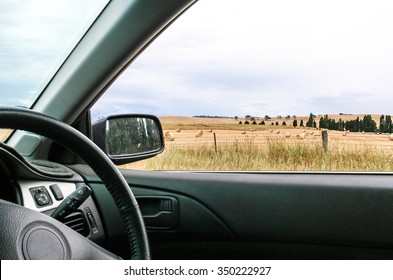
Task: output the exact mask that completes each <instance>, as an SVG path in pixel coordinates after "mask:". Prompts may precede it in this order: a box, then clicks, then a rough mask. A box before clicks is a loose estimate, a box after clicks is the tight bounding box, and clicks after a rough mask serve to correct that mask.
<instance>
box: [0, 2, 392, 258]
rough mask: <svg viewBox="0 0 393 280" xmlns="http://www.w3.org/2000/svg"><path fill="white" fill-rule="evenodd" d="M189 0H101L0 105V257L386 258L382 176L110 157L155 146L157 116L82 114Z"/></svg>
mask: <svg viewBox="0 0 393 280" xmlns="http://www.w3.org/2000/svg"><path fill="white" fill-rule="evenodd" d="M194 4H195V5H198V2H196V1H194V0H177V1H154V0H129V1H116V0H115V1H109V2H108V3H106V4H105V6H104V7H103V9H102V10H101V11H100V13H99V15H98V16H97V18H95V20H94V21H93V23H92V24H91V26H89V28H88V29H87V31H86V32H85V33H84V34H83V36H82V37H81V38H80V40H79V41H78V43H77V44H76V46H75V47H74V48H73V49H72V51H71V52H70V53H69V54H68V56H67V57H66V58H65V60H64V62H62V63H61V65H60V67H59V68H58V69H57V70H56V71H55V73H54V75H53V76H52V77H51V79H50V80H49V81H48V83H47V84H46V85H45V87H44V89H43V90H42V91H41V92H40V93H39V95H38V97H37V98H36V99H35V101H34V102H33V103H32V105H31V106H30V107H29V108H23V107H12V106H8V105H7V106H1V108H0V127H1V128H2V129H9V130H12V132H11V133H10V135H9V136H8V137H7V139H6V140H5V141H4V143H2V144H1V145H0V181H1V184H0V213H1V214H0V215H1V219H0V228H1V230H0V247H1V248H2V250H1V251H0V259H2V260H5V259H60V260H62V259H72V260H74V259H156V260H165V259H169V260H170V259H178V260H195V259H199V260H216V259H221V260H229V259H243V260H244V259H270V260H275V259H277V260H305V259H307V260H308V259H314V260H321V259H351V260H354V259H392V258H393V238H392V235H391V234H392V232H393V212H392V211H390V210H391V209H390V208H391V207H392V205H393V184H392V174H391V173H389V172H344V171H342V172H323V171H263V170H261V171H240V170H239V171H210V170H207V171H197V170H189V171H170V170H169V171H146V170H135V169H121V168H118V167H117V166H116V165H120V164H124V163H129V162H135V161H140V160H144V159H147V158H150V157H153V156H156V155H158V154H160V153H162V152H163V151H164V150H165V141H164V133H163V130H162V126H161V124H160V121H159V119H158V118H157V117H156V116H154V115H148V114H138V112H137V110H134V111H132V110H131V111H130V112H129V113H128V114H117V113H116V112H114V114H113V115H111V116H107V117H106V118H102V119H99V120H98V121H92V117H91V111H90V109H91V107H92V106H93V105H94V104H95V102H97V100H99V98H100V97H101V96H102V95H103V94H104V93H105V91H106V90H107V89H108V88H109V87H110V86H111V84H113V83H114V81H115V80H116V79H117V78H118V77H119V76H120V75H121V74H122V72H124V71H125V70H126V69H127V67H128V66H131V67H132V63H133V62H134V60H136V59H137V58H138V56H139V55H140V54H142V52H143V51H144V50H145V49H146V48H148V47H149V45H150V44H154V40H155V39H156V38H157V37H158V36H160V34H161V33H163V32H165V30H166V29H167V28H168V29H170V28H171V27H170V25H171V24H172V23H173V22H174V21H176V20H177V18H179V17H181V16H182V14H183V13H187V10H188V9H192V8H193V5H194ZM152 102H154V101H152ZM122 127H127V128H130V127H131V128H130V129H123V130H122ZM141 130H143V132H141V134H138V135H136V134H135V135H134V134H132V136H130V135H128V134H127V133H128V132H127V131H141ZM119 131H120V132H119ZM126 132H127V133H126ZM111 133H112V134H111ZM117 133H120V134H121V135H122V136H124V137H126V138H127V139H132V141H133V142H132V143H135V142H136V143H138V144H137V145H134V144H129V145H130V146H132V145H134V146H132V147H131V148H130V149H129V150H128V148H129V146H127V147H121V144H118V143H117V142H116V139H118V137H120V136H118V135H119V134H117ZM122 133H123V134H122ZM133 137H135V139H136V140H135V139H134V138H133ZM111 141H114V142H111ZM130 143H131V142H130Z"/></svg>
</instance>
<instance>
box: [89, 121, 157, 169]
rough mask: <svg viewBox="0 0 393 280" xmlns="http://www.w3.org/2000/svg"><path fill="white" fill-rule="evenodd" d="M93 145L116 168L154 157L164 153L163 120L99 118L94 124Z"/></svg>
mask: <svg viewBox="0 0 393 280" xmlns="http://www.w3.org/2000/svg"><path fill="white" fill-rule="evenodd" d="M92 128H93V142H94V143H95V144H96V145H97V146H98V147H100V148H101V150H102V151H104V153H105V154H106V155H107V156H108V157H109V158H110V159H111V160H112V162H113V163H114V164H116V165H121V164H126V163H130V162H135V161H138V160H143V159H147V158H151V157H154V156H156V155H158V154H160V153H162V152H163V151H164V135H163V132H162V126H161V123H160V120H159V119H158V118H157V117H156V116H153V115H142V114H127V115H112V116H108V117H105V118H100V119H98V120H97V121H95V122H94V123H93V124H92Z"/></svg>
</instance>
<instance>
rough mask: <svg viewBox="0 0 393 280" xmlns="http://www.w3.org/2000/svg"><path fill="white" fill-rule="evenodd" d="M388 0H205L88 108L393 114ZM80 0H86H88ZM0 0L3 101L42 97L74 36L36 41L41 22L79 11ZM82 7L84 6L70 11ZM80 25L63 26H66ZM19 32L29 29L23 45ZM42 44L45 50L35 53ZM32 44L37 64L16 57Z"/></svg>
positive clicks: (97, 112)
mask: <svg viewBox="0 0 393 280" xmlns="http://www.w3.org/2000/svg"><path fill="white" fill-rule="evenodd" d="M390 2H391V1H382V0H373V1H363V0H358V1H352V0H351V1H349V0H340V1H337V0H331V1H315V0H314V1H311V0H299V1H290V0H276V1H265V0H244V1H241V2H239V1H234V0H199V1H198V2H197V3H196V4H195V5H194V6H193V7H191V8H190V9H189V10H188V11H187V12H186V13H184V14H183V15H182V16H181V17H180V18H179V19H177V20H176V21H175V22H174V23H173V24H172V25H171V26H170V27H169V28H168V29H167V30H166V31H165V32H163V34H161V35H160V36H159V37H158V38H157V39H156V40H155V42H153V43H152V44H151V45H150V46H149V47H148V48H147V49H146V50H145V51H144V53H142V54H141V55H140V56H139V57H138V58H137V59H136V60H135V62H134V63H133V64H132V65H131V67H130V68H129V69H128V70H127V71H126V72H124V73H123V74H122V76H121V77H120V78H119V79H118V80H117V81H116V82H115V83H114V84H113V85H112V86H111V87H110V88H109V89H108V91H107V92H106V93H105V95H104V96H103V97H102V98H101V99H100V100H99V101H98V102H97V104H96V105H95V106H94V107H93V108H92V114H93V118H96V117H98V116H103V115H110V114H118V113H149V114H155V115H158V116H168V115H176V116H179V115H183V116H195V115H219V116H244V115H253V116H264V115H270V116H276V115H284V116H285V115H288V114H289V115H308V114H309V113H310V112H312V113H314V114H328V113H331V114H333V113H348V114H350V113H352V114H357V113H381V114H391V115H393V110H392V109H391V108H392V106H391V104H392V101H393V94H392V93H393V81H392V73H393V55H392V52H393V51H392V50H393V17H392V16H391V15H392V14H393V3H390ZM13 3H19V4H20V5H29V4H26V2H24V1H14V2H13ZM51 3H53V1H49V0H48V3H47V6H48V7H50V5H51ZM67 3H72V1H68V2H67ZM78 3H86V5H85V4H83V5H85V6H86V7H89V4H88V3H87V2H86V1H79V2H78ZM4 5H7V4H5V3H0V36H1V37H2V42H1V43H0V90H1V91H2V92H0V102H2V103H3V101H4V98H3V97H2V96H1V95H2V93H4V92H6V93H9V92H12V93H13V98H14V99H13V100H12V101H10V100H7V102H11V103H12V102H14V103H15V104H22V105H23V104H25V105H28V104H29V102H30V100H29V98H27V97H26V96H28V95H30V96H36V94H37V93H38V91H39V89H40V85H42V84H43V83H44V81H45V79H43V76H44V75H43V73H44V72H50V71H49V70H51V69H50V68H51V67H48V65H58V64H56V61H58V60H59V57H58V52H59V48H60V47H64V46H65V45H70V44H71V40H70V39H69V38H68V37H66V36H60V37H59V38H57V39H56V40H54V41H53V42H51V44H39V43H38V41H39V40H38V39H39V38H40V37H47V35H48V34H51V33H50V32H55V31H53V30H51V29H50V28H49V29H48V30H46V31H45V32H49V33H45V32H43V31H42V30H43V29H42V27H43V26H46V27H48V26H51V24H53V23H54V22H56V21H58V20H60V19H61V18H62V17H67V16H69V14H70V13H74V14H75V10H73V9H72V7H71V6H70V5H71V4H69V5H66V6H64V7H61V13H60V14H55V13H54V12H53V11H52V10H51V9H50V8H48V10H45V11H44V10H42V9H40V8H39V7H38V10H37V12H31V11H32V10H34V7H33V4H31V6H30V7H25V8H26V11H29V12H28V13H27V12H23V9H22V12H19V13H16V14H15V15H14V14H13V13H10V12H7V13H6V12H4V11H5V10H6V9H5V8H4V7H3V6H4ZM56 5H57V6H58V5H59V4H56ZM56 5H54V6H53V9H55V8H56ZM79 5H82V4H79ZM85 13H86V12H85V11H84V10H83V9H82V8H81V9H78V11H77V12H76V15H74V16H76V17H78V18H83V17H84V14H85ZM11 15H12V16H11ZM27 19H29V20H27ZM26 23H28V24H27V25H26ZM23 24H24V27H23V28H24V29H23V28H22V25H23ZM75 24H77V23H76V21H75ZM78 24H79V23H78ZM26 26H27V27H26ZM26 28H27V29H26ZM77 29H78V28H77V26H73V27H72V28H68V29H65V30H64V31H62V35H64V34H65V33H67V32H68V31H67V30H77ZM22 33H23V34H25V33H27V34H28V38H27V39H28V40H27V42H29V44H28V48H27V49H26V47H27V46H26V37H23V36H22V35H21V34H22ZM37 38H38V39H37ZM70 38H71V37H70ZM22 40H23V41H22ZM7 42H12V44H11V43H7ZM21 42H23V43H21ZM18 45H22V47H19V46H18ZM42 50H44V53H45V57H40V56H39V55H40V52H39V51H42ZM26 53H27V54H28V59H29V60H28V62H31V63H26V58H25V57H23V58H20V55H21V54H26ZM50 54H53V56H50ZM47 60H48V61H47ZM36 61H40V63H39V64H36ZM52 70H53V69H52ZM45 77H46V76H45ZM38 81H39V82H38ZM16 84H17V85H18V87H15V85H16ZM16 88H17V90H15V89H16Z"/></svg>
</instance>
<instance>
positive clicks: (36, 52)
mask: <svg viewBox="0 0 393 280" xmlns="http://www.w3.org/2000/svg"><path fill="white" fill-rule="evenodd" d="M107 2H108V0H101V1H97V0H84V1H78V0H62V1H50V0H34V1H5V2H1V3H0V38H1V41H0V90H1V92H0V104H1V105H10V106H14V105H16V106H24V107H30V106H31V105H32V104H33V102H34V101H35V99H36V98H37V96H38V95H39V94H40V93H41V91H42V90H43V89H44V88H45V86H46V84H47V83H48V82H49V81H50V79H51V77H52V76H53V75H54V74H55V73H56V71H57V69H58V68H59V67H60V65H61V64H62V63H63V61H64V59H65V58H66V57H67V56H68V54H69V53H70V52H71V51H72V49H73V48H74V47H75V45H76V44H77V43H78V41H79V40H80V38H81V37H82V36H83V34H84V33H85V32H86V30H87V29H88V28H89V26H90V25H91V24H92V23H93V21H94V20H95V19H96V17H97V16H98V15H99V13H100V12H101V11H102V10H103V9H104V7H105V6H106V4H107Z"/></svg>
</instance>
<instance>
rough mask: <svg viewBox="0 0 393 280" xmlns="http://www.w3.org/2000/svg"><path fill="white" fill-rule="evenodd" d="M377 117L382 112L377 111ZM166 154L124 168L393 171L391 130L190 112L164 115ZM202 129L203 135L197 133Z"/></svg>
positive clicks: (162, 119)
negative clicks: (324, 129) (259, 121)
mask: <svg viewBox="0 0 393 280" xmlns="http://www.w3.org/2000/svg"><path fill="white" fill-rule="evenodd" d="M377 117H378V116H377ZM161 121H162V123H163V127H164V131H169V132H172V133H173V134H174V136H175V139H174V141H167V142H166V150H165V151H164V153H163V154H161V155H159V156H157V157H155V158H152V159H149V160H145V161H141V162H137V163H133V164H129V165H125V166H123V168H136V169H149V170H150V169H153V170H296V171H305V170H308V171H309V170H315V171H393V141H392V140H390V138H389V135H387V134H384V135H383V134H376V133H361V132H357V133H354V132H349V133H347V134H346V135H344V133H343V132H342V131H328V150H327V151H325V150H324V149H323V148H322V136H321V131H319V130H317V129H315V128H293V127H288V126H270V125H239V124H238V122H239V120H234V119H215V118H191V117H165V118H161ZM200 130H202V131H203V135H202V136H201V137H196V136H195V135H196V133H197V132H198V131H200Z"/></svg>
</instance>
